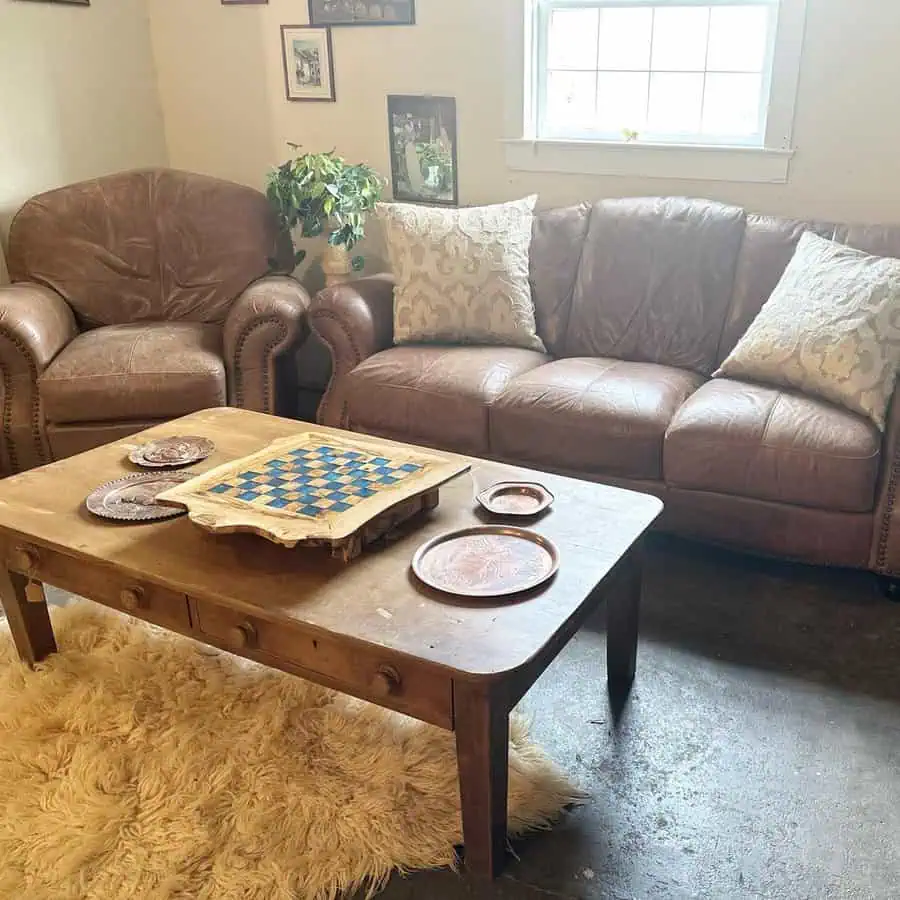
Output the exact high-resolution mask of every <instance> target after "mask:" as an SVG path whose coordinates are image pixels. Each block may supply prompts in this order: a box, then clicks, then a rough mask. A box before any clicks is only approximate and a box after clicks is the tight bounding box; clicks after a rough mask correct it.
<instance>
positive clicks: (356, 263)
mask: <svg viewBox="0 0 900 900" xmlns="http://www.w3.org/2000/svg"><path fill="white" fill-rule="evenodd" d="M350 265H351V267H352V268H353V271H354V272H362V270H363V269H364V268H365V267H366V260H365V258H364V257H362V256H354V257H353V259H352V260H351V261H350Z"/></svg>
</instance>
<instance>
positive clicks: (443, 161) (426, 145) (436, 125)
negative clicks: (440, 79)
mask: <svg viewBox="0 0 900 900" xmlns="http://www.w3.org/2000/svg"><path fill="white" fill-rule="evenodd" d="M388 133H389V136H390V142H391V180H392V182H393V186H394V199H395V200H401V201H407V202H410V203H426V204H427V203H432V204H436V205H439V206H458V205H459V175H458V172H457V153H456V98H454V97H428V96H426V97H411V96H405V95H398V94H392V95H389V96H388Z"/></svg>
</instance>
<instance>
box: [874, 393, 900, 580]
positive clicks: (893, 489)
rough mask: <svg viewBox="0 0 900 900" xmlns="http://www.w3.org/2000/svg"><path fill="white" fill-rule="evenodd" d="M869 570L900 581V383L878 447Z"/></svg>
mask: <svg viewBox="0 0 900 900" xmlns="http://www.w3.org/2000/svg"><path fill="white" fill-rule="evenodd" d="M869 568H870V569H872V571H874V572H878V573H879V574H881V575H889V576H891V577H893V578H900V383H898V386H897V389H896V390H895V391H894V398H893V400H891V407H890V409H889V410H888V420H887V427H886V428H885V430H884V440H883V442H882V444H881V475H880V477H879V480H878V487H877V489H876V494H875V522H874V528H873V530H872V553H871V556H870V558H869Z"/></svg>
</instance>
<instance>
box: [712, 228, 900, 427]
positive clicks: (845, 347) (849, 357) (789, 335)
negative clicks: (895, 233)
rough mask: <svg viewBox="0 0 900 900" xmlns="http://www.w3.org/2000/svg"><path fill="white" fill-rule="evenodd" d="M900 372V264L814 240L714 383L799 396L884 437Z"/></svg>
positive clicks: (806, 242)
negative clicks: (853, 417) (854, 417)
mask: <svg viewBox="0 0 900 900" xmlns="http://www.w3.org/2000/svg"><path fill="white" fill-rule="evenodd" d="M898 366H900V259H891V258H881V257H878V256H870V255H869V254H867V253H863V252H862V251H860V250H853V249H852V248H850V247H846V246H844V245H843V244H838V243H835V242H834V241H829V240H826V239H825V238H821V237H819V236H818V235H815V234H813V233H812V232H806V233H805V234H804V235H803V237H802V238H801V239H800V243H799V245H798V247H797V252H796V254H795V255H794V258H793V260H791V262H790V264H789V265H788V267H787V269H786V270H785V273H784V275H783V276H782V279H781V281H780V282H779V284H778V286H777V287H776V288H775V290H774V291H773V293H772V296H771V297H770V298H769V300H768V301H767V302H766V304H765V305H764V306H763V308H762V309H761V310H760V313H759V315H758V316H757V317H756V319H755V320H754V321H753V323H752V324H751V325H750V327H749V328H748V329H747V332H746V334H745V335H744V336H743V337H742V338H741V340H740V342H739V343H738V345H737V347H735V348H734V350H733V351H732V352H731V355H730V356H729V357H728V358H727V359H726V360H725V362H723V363H722V365H721V367H720V368H719V370H718V371H717V372H715V373H714V376H713V377H717V376H723V375H725V376H728V377H733V378H746V379H749V380H752V381H760V382H763V383H767V384H774V385H778V386H781V387H789V388H797V389H798V390H800V391H804V392H805V393H807V394H812V395H814V396H817V397H822V398H824V399H825V400H830V401H831V402H832V403H835V404H837V405H838V406H843V407H845V408H847V409H849V410H851V411H853V412H856V413H861V414H862V415H864V416H866V417H867V418H869V419H871V420H872V421H873V422H874V423H875V424H876V425H877V426H878V427H879V428H880V429H881V430H882V431H883V430H884V426H885V416H886V413H887V408H888V404H889V403H890V402H891V397H892V395H893V392H894V383H895V381H896V378H897V369H898Z"/></svg>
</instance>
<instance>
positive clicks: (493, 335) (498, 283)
mask: <svg viewBox="0 0 900 900" xmlns="http://www.w3.org/2000/svg"><path fill="white" fill-rule="evenodd" d="M536 202H537V197H536V196H534V197H528V198H526V199H525V200H518V201H516V202H514V203H502V204H498V205H496V206H482V207H475V208H470V209H438V208H434V207H430V206H411V205H407V204H402V203H381V204H379V206H378V211H377V214H378V217H379V218H380V219H381V222H382V224H383V225H384V230H385V237H386V239H387V246H388V257H389V258H390V262H391V269H392V270H393V273H394V277H395V279H396V287H395V289H394V341H395V342H396V343H398V344H407V343H413V342H419V343H451V344H503V345H506V346H511V347H512V346H514V347H526V348H528V349H531V350H541V351H543V350H544V344H543V342H542V341H541V339H540V338H539V337H538V334H537V327H536V325H535V318H534V303H533V301H532V299H531V285H530V282H529V278H528V254H529V251H530V249H531V227H532V224H533V222H534V205H535V203H536Z"/></svg>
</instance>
